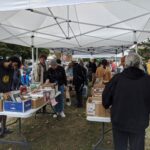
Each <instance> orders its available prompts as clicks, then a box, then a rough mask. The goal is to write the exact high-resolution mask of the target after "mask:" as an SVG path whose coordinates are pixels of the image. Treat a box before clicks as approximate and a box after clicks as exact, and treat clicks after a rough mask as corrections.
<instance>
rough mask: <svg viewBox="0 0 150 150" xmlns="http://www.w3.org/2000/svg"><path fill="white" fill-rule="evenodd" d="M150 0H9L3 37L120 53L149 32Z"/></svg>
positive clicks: (2, 17)
mask: <svg viewBox="0 0 150 150" xmlns="http://www.w3.org/2000/svg"><path fill="white" fill-rule="evenodd" d="M149 6H150V1H149V0H63V1H62V0H57V1H56V0H5V1H2V2H1V5H0V11H1V12H0V33H1V34H0V41H1V42H6V43H13V44H18V45H23V46H29V47H30V46H34V47H37V48H40V47H44V48H51V49H52V48H54V49H57V48H63V49H65V50H66V51H71V52H72V53H74V51H79V52H84V53H85V52H86V53H89V54H96V55H98V54H108V53H110V54H112V53H113V54H115V53H120V52H122V51H124V50H125V49H126V48H128V47H129V46H131V45H133V43H135V42H141V41H143V40H145V39H146V38H149V37H150V7H149Z"/></svg>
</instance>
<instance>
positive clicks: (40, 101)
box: [32, 98, 45, 108]
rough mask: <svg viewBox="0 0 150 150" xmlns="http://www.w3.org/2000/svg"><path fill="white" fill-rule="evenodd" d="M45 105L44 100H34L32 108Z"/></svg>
mask: <svg viewBox="0 0 150 150" xmlns="http://www.w3.org/2000/svg"><path fill="white" fill-rule="evenodd" d="M44 103H45V101H44V98H37V99H32V108H38V107H40V106H42V105H43V104H44Z"/></svg>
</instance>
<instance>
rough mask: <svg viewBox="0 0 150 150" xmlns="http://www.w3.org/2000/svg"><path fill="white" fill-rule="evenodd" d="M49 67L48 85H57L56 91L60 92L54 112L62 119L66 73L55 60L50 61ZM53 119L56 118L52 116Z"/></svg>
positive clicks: (63, 115)
mask: <svg viewBox="0 0 150 150" xmlns="http://www.w3.org/2000/svg"><path fill="white" fill-rule="evenodd" d="M50 65H51V67H50V68H49V69H48V71H47V79H48V80H49V82H50V83H55V84H57V85H58V90H59V91H60V92H61V94H60V96H58V98H57V102H58V103H57V105H56V106H55V111H56V112H57V114H59V115H60V116H61V117H63V118H64V117H65V114H64V88H65V86H66V85H67V77H66V73H65V70H64V68H63V67H62V66H60V65H58V64H57V62H56V60H55V59H53V60H51V63H50ZM53 117H54V118H56V117H57V115H56V114H54V116H53Z"/></svg>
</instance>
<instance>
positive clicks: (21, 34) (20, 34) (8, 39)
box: [1, 32, 30, 41]
mask: <svg viewBox="0 0 150 150" xmlns="http://www.w3.org/2000/svg"><path fill="white" fill-rule="evenodd" d="M27 33H30V32H25V33H20V34H17V35H12V36H10V37H7V38H5V39H1V41H3V40H9V39H11V38H13V37H14V36H15V37H18V36H21V35H24V34H27Z"/></svg>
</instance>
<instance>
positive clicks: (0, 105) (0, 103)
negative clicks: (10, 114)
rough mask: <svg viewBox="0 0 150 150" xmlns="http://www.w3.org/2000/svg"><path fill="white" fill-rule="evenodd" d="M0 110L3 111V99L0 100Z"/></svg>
mask: <svg viewBox="0 0 150 150" xmlns="http://www.w3.org/2000/svg"><path fill="white" fill-rule="evenodd" d="M0 111H3V100H0Z"/></svg>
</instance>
